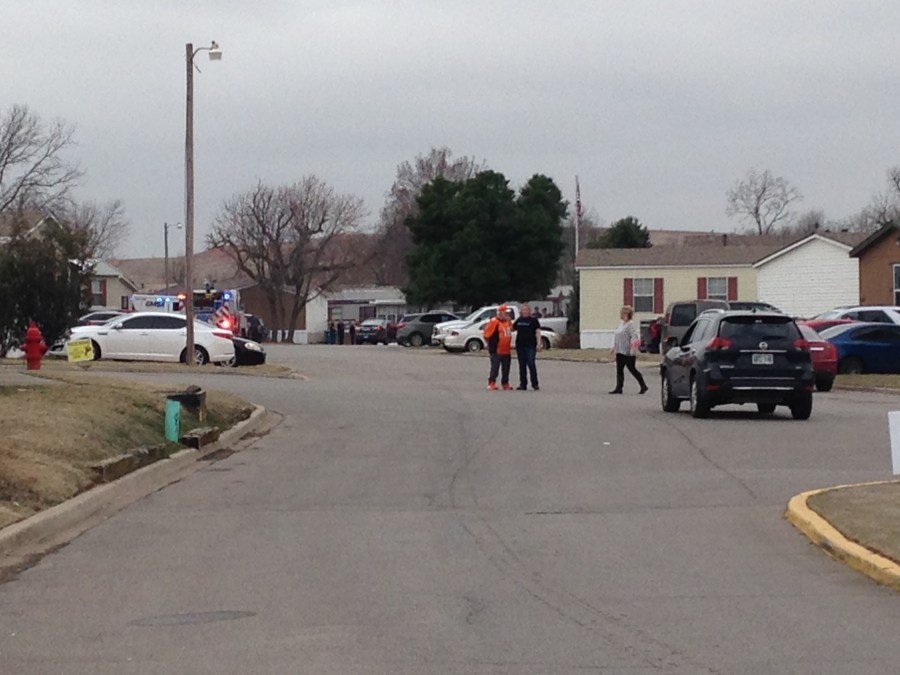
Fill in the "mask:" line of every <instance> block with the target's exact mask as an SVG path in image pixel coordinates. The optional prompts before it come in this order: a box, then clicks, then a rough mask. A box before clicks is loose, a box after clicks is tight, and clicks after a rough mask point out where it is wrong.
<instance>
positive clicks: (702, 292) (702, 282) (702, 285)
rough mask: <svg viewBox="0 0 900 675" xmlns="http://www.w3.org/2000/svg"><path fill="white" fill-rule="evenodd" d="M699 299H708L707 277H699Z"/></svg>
mask: <svg viewBox="0 0 900 675" xmlns="http://www.w3.org/2000/svg"><path fill="white" fill-rule="evenodd" d="M697 299H698V300H706V277H697Z"/></svg>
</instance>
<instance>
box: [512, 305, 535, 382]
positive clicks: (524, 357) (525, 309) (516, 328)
mask: <svg viewBox="0 0 900 675" xmlns="http://www.w3.org/2000/svg"><path fill="white" fill-rule="evenodd" d="M519 311H520V312H521V314H520V316H519V318H518V319H516V320H515V321H514V322H513V325H512V329H513V332H514V333H515V334H516V359H517V360H518V362H519V391H525V390H526V389H528V375H531V388H532V389H534V390H535V391H539V390H540V386H538V375H537V363H536V361H537V351H538V349H540V348H541V322H540V321H538V317H537V316H534V315H532V314H531V307H530V306H528V305H527V304H525V305H522V307H521V308H520V310H519Z"/></svg>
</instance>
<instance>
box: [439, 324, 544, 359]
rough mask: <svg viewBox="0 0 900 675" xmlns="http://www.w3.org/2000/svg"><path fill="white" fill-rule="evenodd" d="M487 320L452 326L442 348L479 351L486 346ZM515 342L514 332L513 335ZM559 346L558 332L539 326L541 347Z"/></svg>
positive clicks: (451, 350) (452, 350)
mask: <svg viewBox="0 0 900 675" xmlns="http://www.w3.org/2000/svg"><path fill="white" fill-rule="evenodd" d="M488 321H490V319H488V320H487V321H476V322H473V323H470V324H469V325H467V326H463V327H461V328H454V329H453V330H451V331H450V333H449V335H447V336H446V338H444V340H443V346H444V349H446V350H447V351H448V352H463V351H466V352H479V351H481V350H482V349H485V348H486V347H487V342H486V341H485V339H484V335H483V334H482V333H483V332H484V329H485V326H487V325H488ZM513 344H515V334H514V335H513ZM558 346H559V333H557V332H556V331H555V330H553V329H552V328H541V348H543V349H552V348H555V347H558Z"/></svg>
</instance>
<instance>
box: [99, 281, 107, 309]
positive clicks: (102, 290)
mask: <svg viewBox="0 0 900 675" xmlns="http://www.w3.org/2000/svg"><path fill="white" fill-rule="evenodd" d="M100 297H101V298H102V299H103V306H104V307H106V279H101V280H100Z"/></svg>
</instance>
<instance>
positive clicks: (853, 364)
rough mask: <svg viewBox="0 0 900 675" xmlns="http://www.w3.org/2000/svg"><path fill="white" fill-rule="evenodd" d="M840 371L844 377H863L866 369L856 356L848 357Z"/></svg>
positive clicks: (841, 364)
mask: <svg viewBox="0 0 900 675" xmlns="http://www.w3.org/2000/svg"><path fill="white" fill-rule="evenodd" d="M838 370H839V371H840V372H841V373H842V374H844V375H861V374H862V373H864V372H865V370H866V368H865V365H863V362H862V361H861V360H860V359H858V358H856V357H855V356H848V357H847V358H846V359H844V360H843V361H841V363H840V366H839V367H838Z"/></svg>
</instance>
